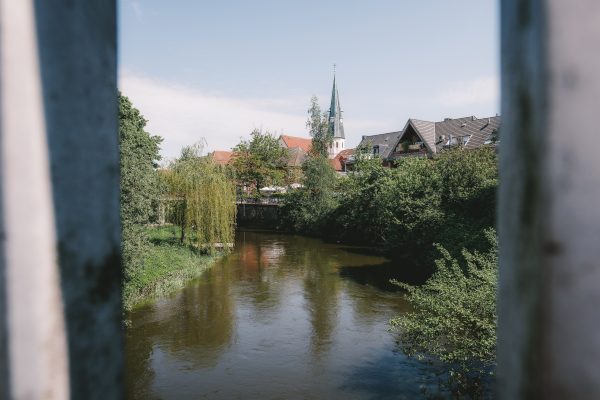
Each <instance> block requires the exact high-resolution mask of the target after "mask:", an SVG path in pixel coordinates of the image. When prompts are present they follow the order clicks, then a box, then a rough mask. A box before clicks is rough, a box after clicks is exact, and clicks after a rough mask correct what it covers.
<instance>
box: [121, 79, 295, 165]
mask: <svg viewBox="0 0 600 400" xmlns="http://www.w3.org/2000/svg"><path fill="white" fill-rule="evenodd" d="M119 75H120V76H119V88H120V90H121V92H122V93H123V94H124V95H126V96H127V97H129V98H130V99H131V101H132V102H133V104H134V105H135V107H136V108H138V109H139V110H140V111H141V113H142V114H143V115H144V117H145V118H146V119H147V120H148V125H147V130H148V132H150V133H152V134H153V135H159V136H162V137H163V139H164V141H163V143H162V151H161V153H162V155H163V157H166V158H171V157H176V156H177V155H179V152H180V150H181V148H182V147H183V146H186V145H190V144H193V143H196V142H199V141H200V140H202V139H203V138H204V139H206V141H207V142H208V148H207V151H212V150H216V149H218V150H227V149H231V148H232V147H233V146H235V145H236V144H237V143H238V142H239V140H240V137H248V136H249V134H250V132H252V130H253V129H254V128H263V129H265V130H269V131H271V132H273V133H275V134H281V133H283V132H286V133H288V134H292V135H307V133H306V128H305V122H306V115H305V109H306V108H307V107H306V99H295V98H289V99H272V100H268V99H267V100H265V99H261V100H253V99H237V98H231V97H227V96H221V95H214V94H211V93H205V92H203V91H202V90H199V89H193V88H189V87H186V86H183V85H181V84H177V83H172V82H164V81H160V80H156V79H151V78H148V77H144V76H140V75H137V74H135V73H132V72H130V71H121V72H120V74H119ZM290 110H297V112H292V111H290Z"/></svg>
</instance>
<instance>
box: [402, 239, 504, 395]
mask: <svg viewBox="0 0 600 400" xmlns="http://www.w3.org/2000/svg"><path fill="white" fill-rule="evenodd" d="M485 236H486V237H487V239H488V241H489V243H490V248H489V250H487V251H486V252H482V253H479V252H473V253H471V252H469V251H466V250H463V253H462V258H463V260H464V262H463V263H460V262H459V261H458V260H457V259H456V258H454V257H453V256H452V255H451V254H450V253H449V252H448V251H447V250H446V249H444V248H443V247H442V246H440V245H438V246H437V249H438V250H439V252H440V253H441V255H442V258H440V259H438V260H437V261H436V263H435V264H436V272H435V273H434V274H433V276H432V277H431V278H430V279H429V280H428V281H427V282H426V283H425V284H424V285H422V286H411V285H407V284H404V283H398V282H396V284H397V285H399V286H400V287H402V288H403V289H405V290H407V292H408V294H407V299H408V300H409V302H410V303H411V304H412V305H413V307H414V308H415V311H414V312H409V313H406V314H404V315H401V316H399V317H397V318H395V319H393V320H392V321H391V324H392V326H393V327H394V328H396V329H398V331H399V332H400V340H401V343H402V345H403V349H404V351H405V352H406V353H407V354H408V355H409V356H416V357H420V358H423V357H427V356H433V357H435V358H438V359H439V360H441V361H443V362H446V363H448V364H449V365H450V371H451V374H450V375H451V381H450V383H451V385H452V389H453V390H454V391H455V392H463V393H458V394H465V393H464V391H467V394H480V393H478V392H480V390H481V378H482V377H483V376H484V375H485V374H488V373H489V371H490V370H491V369H492V368H493V366H494V365H495V361H496V322H497V316H496V291H497V286H498V242H497V238H496V232H495V231H494V230H493V229H488V230H486V231H485Z"/></svg>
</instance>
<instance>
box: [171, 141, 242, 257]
mask: <svg viewBox="0 0 600 400" xmlns="http://www.w3.org/2000/svg"><path fill="white" fill-rule="evenodd" d="M201 150H202V146H201V145H194V146H189V147H186V148H184V149H183V150H182V156H181V157H180V158H179V159H177V160H176V161H174V162H172V163H171V165H170V166H169V168H168V169H167V170H164V171H163V172H162V174H161V177H162V179H163V180H164V182H165V184H166V187H167V191H168V198H169V199H170V200H171V203H172V204H173V205H172V207H171V211H172V216H173V222H175V223H176V224H177V225H179V227H180V229H181V242H182V243H184V242H185V241H186V240H187V242H188V243H190V244H192V245H194V246H196V247H198V248H201V249H207V250H208V251H210V252H213V251H214V250H215V249H216V248H218V247H223V248H224V249H227V248H228V245H229V243H232V242H233V240H234V235H235V217H236V203H235V200H236V193H235V181H234V179H233V177H232V176H231V173H230V172H229V171H228V170H227V169H225V168H224V167H222V166H220V165H218V164H216V163H215V162H214V161H213V160H212V158H210V157H202V156H201Z"/></svg>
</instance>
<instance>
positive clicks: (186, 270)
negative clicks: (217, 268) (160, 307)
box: [123, 226, 218, 310]
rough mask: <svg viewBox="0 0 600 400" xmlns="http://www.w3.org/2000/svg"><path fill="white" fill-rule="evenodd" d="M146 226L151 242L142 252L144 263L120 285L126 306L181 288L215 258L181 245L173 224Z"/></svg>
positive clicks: (162, 295) (128, 308) (207, 266)
mask: <svg viewBox="0 0 600 400" xmlns="http://www.w3.org/2000/svg"><path fill="white" fill-rule="evenodd" d="M146 229H147V235H148V238H149V240H150V244H149V246H148V249H147V251H146V254H145V255H144V259H143V261H144V262H143V267H142V268H139V269H138V270H136V271H135V272H134V273H133V274H132V276H131V279H130V280H129V282H127V283H126V284H125V285H124V287H123V304H124V307H125V309H126V310H131V309H132V308H134V307H136V306H139V305H142V304H145V303H147V302H148V301H151V300H153V299H156V298H159V297H164V296H166V295H168V294H171V293H173V292H175V291H177V290H179V289H181V288H183V287H184V286H185V285H186V284H187V283H188V282H189V281H190V280H192V279H194V278H197V277H198V276H200V275H201V274H202V272H203V271H205V270H206V269H207V268H209V267H210V266H211V265H212V264H213V263H214V262H215V261H216V259H217V258H218V256H210V255H205V254H202V253H201V252H200V251H199V250H198V249H194V248H193V247H191V246H188V245H182V244H181V243H180V242H179V236H178V229H177V228H176V227H175V226H160V227H148V228H146Z"/></svg>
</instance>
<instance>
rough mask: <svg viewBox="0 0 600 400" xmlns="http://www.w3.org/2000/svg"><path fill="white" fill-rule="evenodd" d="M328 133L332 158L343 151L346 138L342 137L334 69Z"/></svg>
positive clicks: (341, 119)
mask: <svg viewBox="0 0 600 400" xmlns="http://www.w3.org/2000/svg"><path fill="white" fill-rule="evenodd" d="M329 132H330V133H333V141H332V142H331V144H330V145H329V149H328V155H329V158H334V157H335V156H337V155H338V153H339V152H340V151H342V150H344V148H345V145H346V143H345V142H346V136H345V135H344V123H343V118H342V108H341V107H340V96H339V94H338V90H337V86H336V84H335V67H334V70H333V90H332V91H331V106H330V108H329Z"/></svg>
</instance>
